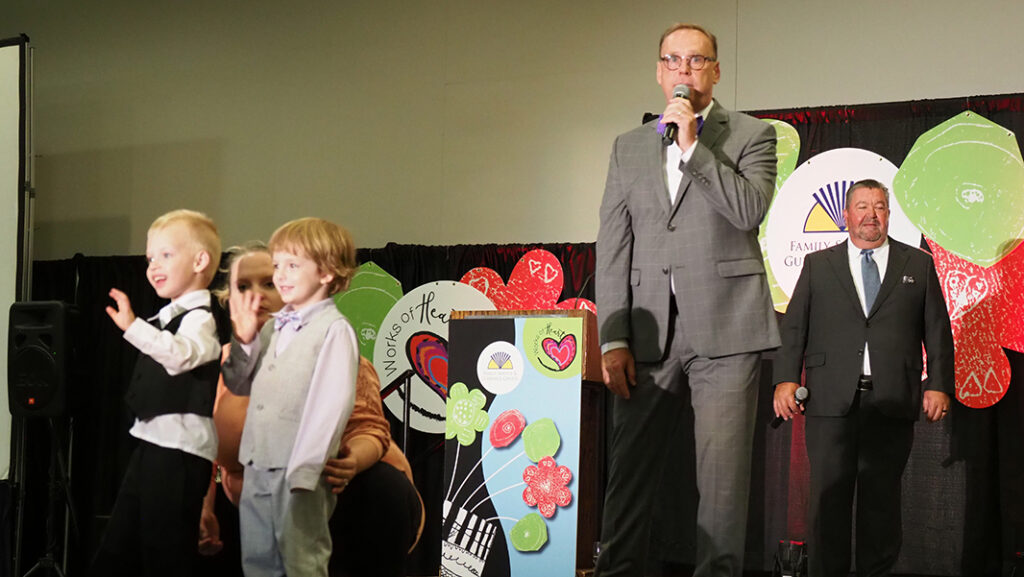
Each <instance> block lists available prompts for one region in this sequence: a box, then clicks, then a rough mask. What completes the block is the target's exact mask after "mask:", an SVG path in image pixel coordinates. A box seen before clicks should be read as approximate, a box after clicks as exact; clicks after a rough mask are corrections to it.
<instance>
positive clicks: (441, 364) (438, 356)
mask: <svg viewBox="0 0 1024 577" xmlns="http://www.w3.org/2000/svg"><path fill="white" fill-rule="evenodd" d="M405 354H406V355H408V356H409V364H410V365H412V368H413V370H414V371H416V374H417V375H419V377H420V379H422V380H423V382H424V383H425V384H426V385H427V386H428V387H430V388H431V389H432V390H433V391H434V392H435V393H437V394H438V396H439V397H441V398H442V399H447V398H448V341H446V340H445V339H443V338H441V337H439V336H437V335H435V334H434V333H432V332H429V331H420V332H418V333H413V335H412V336H411V337H409V340H408V341H407V342H406V349H405Z"/></svg>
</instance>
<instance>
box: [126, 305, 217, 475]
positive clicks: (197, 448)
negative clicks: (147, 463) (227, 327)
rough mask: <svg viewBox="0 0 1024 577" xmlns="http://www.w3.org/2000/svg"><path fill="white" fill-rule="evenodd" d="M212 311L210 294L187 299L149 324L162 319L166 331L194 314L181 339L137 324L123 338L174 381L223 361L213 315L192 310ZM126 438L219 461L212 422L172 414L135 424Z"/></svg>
mask: <svg viewBox="0 0 1024 577" xmlns="http://www.w3.org/2000/svg"><path fill="white" fill-rule="evenodd" d="M209 306H210V291H208V290H205V289H204V290H198V291H192V292H189V293H185V294H184V295H182V296H180V297H178V298H177V299H175V300H173V301H171V302H170V303H169V304H168V305H167V306H165V307H163V308H162V309H160V312H159V313H157V314H156V315H155V316H153V317H150V319H149V320H150V321H152V320H154V319H159V322H160V326H161V327H164V326H167V323H168V322H170V321H171V319H173V318H174V317H176V316H177V315H179V314H181V312H182V311H191V312H188V313H186V314H185V316H184V318H182V319H181V325H180V326H179V327H178V332H177V333H171V332H170V331H165V330H162V329H158V328H156V327H154V326H153V325H152V324H150V323H149V322H147V321H145V320H142V319H140V318H136V319H135V321H134V322H133V323H132V324H131V325H129V326H128V329H127V330H126V331H125V332H124V338H125V340H126V341H128V342H129V343H131V344H132V346H134V347H135V348H137V349H139V352H141V353H142V354H144V355H146V356H148V357H150V358H152V359H153V360H155V361H156V362H158V363H160V365H161V366H163V367H164V369H166V370H167V374H169V375H171V376H174V375H179V374H181V373H184V372H187V371H191V370H192V369H194V368H196V367H198V366H200V365H205V364H206V363H209V362H211V361H216V360H218V359H219V358H220V341H219V340H218V338H217V323H216V322H215V321H214V319H213V315H212V314H211V313H210V311H206V310H194V309H199V308H200V307H209ZM128 433H129V434H131V435H132V436H133V437H135V438H137V439H142V440H143V441H148V442H150V443H153V444H154V445H159V446H161V447H166V448H168V449H178V450H180V451H184V452H186V453H189V454H192V455H196V456H199V457H202V458H204V459H208V460H210V461H213V460H215V459H216V458H217V429H216V428H215V427H214V424H213V417H204V416H201V415H196V414H194V413H170V414H166V415H157V416H156V417H153V418H152V419H149V420H146V421H143V420H140V419H135V424H133V425H132V428H131V429H130V430H129V431H128Z"/></svg>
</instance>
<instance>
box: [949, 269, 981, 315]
mask: <svg viewBox="0 0 1024 577" xmlns="http://www.w3.org/2000/svg"><path fill="white" fill-rule="evenodd" d="M943 288H944V289H945V292H946V294H947V295H949V300H948V302H947V303H946V306H947V307H948V308H949V318H950V319H953V320H956V319H958V318H960V317H962V316H964V315H965V314H967V313H968V312H969V311H970V310H971V309H973V308H974V307H976V306H978V304H979V303H981V301H983V300H985V298H986V297H988V292H989V286H988V281H987V280H986V279H985V278H983V277H981V276H979V275H974V274H969V273H967V272H966V271H962V270H951V271H949V273H948V274H947V275H946V279H945V286H944V287H943Z"/></svg>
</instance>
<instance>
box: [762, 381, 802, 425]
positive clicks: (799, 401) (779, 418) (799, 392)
mask: <svg viewBox="0 0 1024 577" xmlns="http://www.w3.org/2000/svg"><path fill="white" fill-rule="evenodd" d="M809 396H811V392H810V391H808V390H807V387H800V388H798V389H797V390H796V392H795V393H793V398H794V399H795V400H796V404H797V405H798V406H799V405H802V404H804V403H806V402H807V397H809ZM785 420H786V419H783V418H782V415H778V416H776V417H775V418H774V419H772V428H773V429H778V428H779V425H781V424H782V423H783V422H784V421H785Z"/></svg>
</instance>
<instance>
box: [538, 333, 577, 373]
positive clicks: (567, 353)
mask: <svg viewBox="0 0 1024 577" xmlns="http://www.w3.org/2000/svg"><path fill="white" fill-rule="evenodd" d="M540 345H541V347H542V348H543V349H544V354H546V355H547V356H548V357H549V358H550V359H551V360H553V361H555V364H557V365H558V370H560V371H564V370H565V369H566V368H568V367H569V365H571V364H572V362H573V361H574V360H576V335H571V334H570V335H565V336H564V337H562V340H561V341H556V340H555V339H552V338H550V337H549V338H545V339H544V340H543V341H541V344H540Z"/></svg>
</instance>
